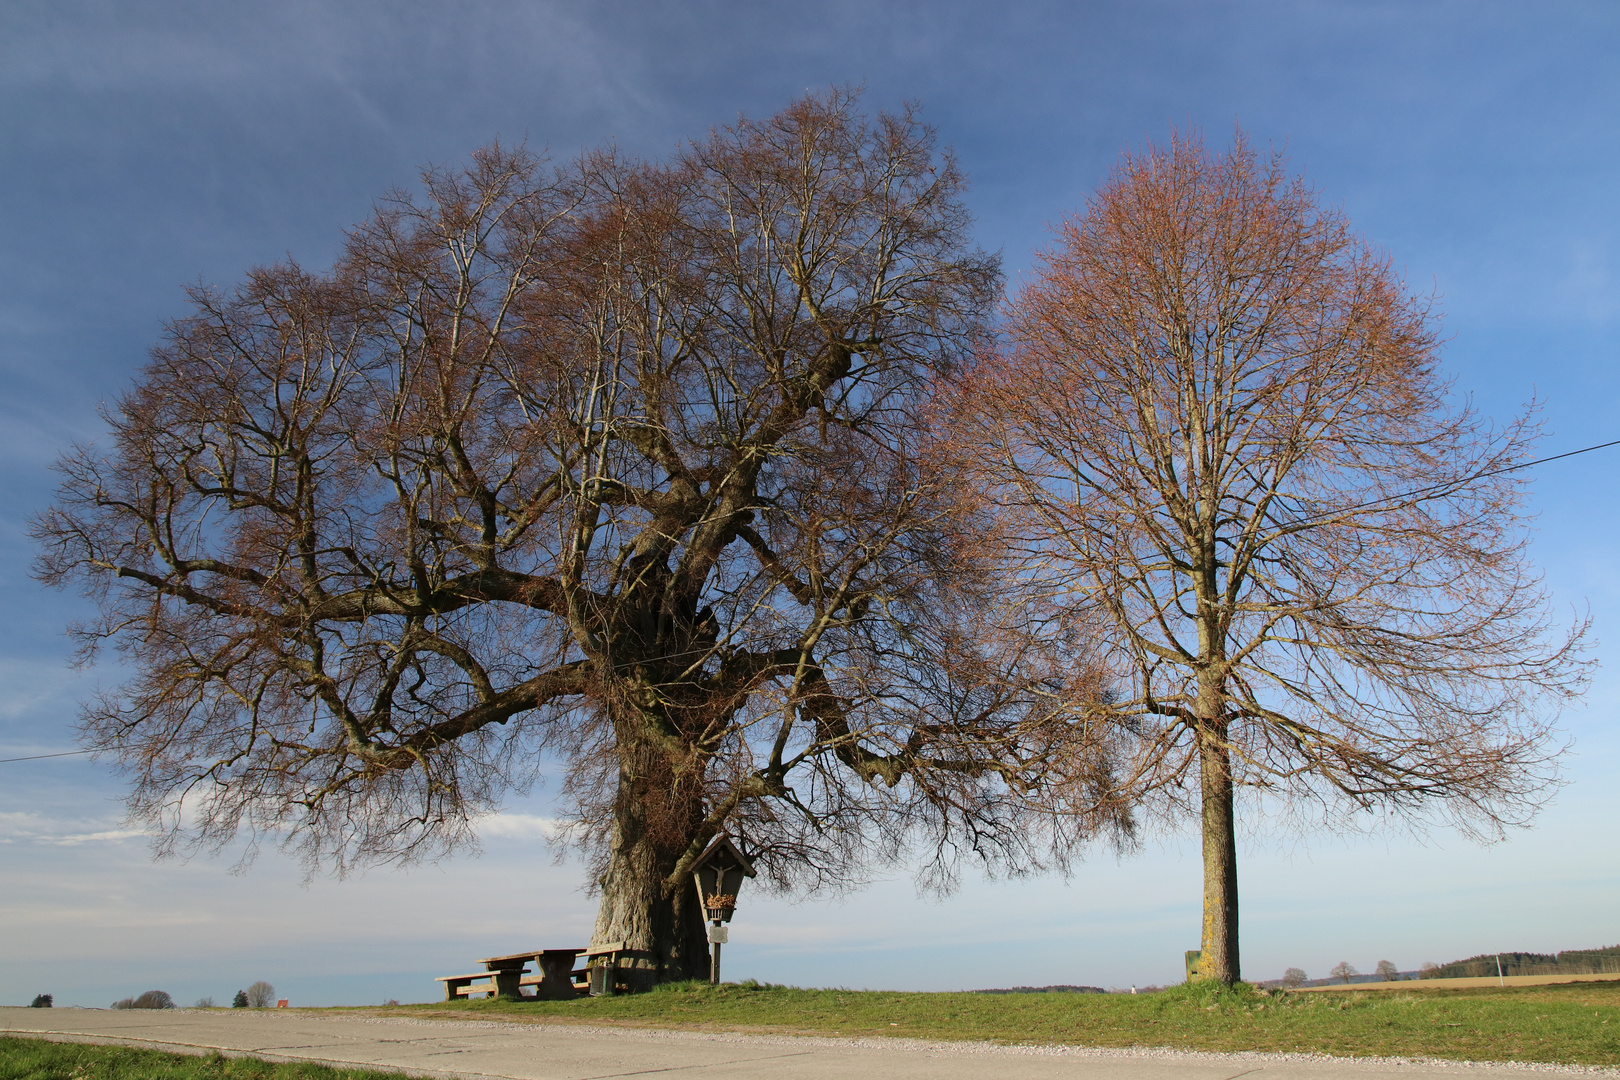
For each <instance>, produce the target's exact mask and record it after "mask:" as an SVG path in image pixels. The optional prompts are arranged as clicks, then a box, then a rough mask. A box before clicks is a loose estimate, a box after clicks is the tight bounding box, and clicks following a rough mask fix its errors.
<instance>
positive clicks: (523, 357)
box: [37, 93, 1122, 985]
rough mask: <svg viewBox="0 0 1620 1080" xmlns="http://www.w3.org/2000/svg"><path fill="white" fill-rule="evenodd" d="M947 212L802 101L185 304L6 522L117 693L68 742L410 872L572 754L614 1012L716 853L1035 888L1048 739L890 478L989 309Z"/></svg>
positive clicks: (453, 198)
mask: <svg viewBox="0 0 1620 1080" xmlns="http://www.w3.org/2000/svg"><path fill="white" fill-rule="evenodd" d="M962 187H963V180H962V177H961V176H960V174H959V173H958V171H957V169H956V166H955V165H954V163H953V162H952V161H951V159H950V158H949V156H948V155H947V156H942V155H940V154H938V153H936V152H935V150H934V145H933V136H932V133H931V132H930V131H929V130H928V129H927V128H925V127H923V126H922V125H920V124H919V123H918V121H917V120H916V119H915V117H914V116H913V115H911V114H910V113H903V114H901V115H883V116H879V117H877V118H876V119H873V120H867V119H866V118H864V117H863V116H861V115H860V114H859V113H858V112H857V110H856V102H855V100H854V99H853V97H852V96H850V95H848V94H842V93H833V94H829V95H825V96H819V97H808V98H806V99H803V100H801V101H799V102H797V103H795V104H794V105H792V106H791V107H790V108H788V109H787V110H785V111H784V112H782V113H781V114H779V115H777V116H775V117H773V118H771V119H769V120H766V121H763V122H754V121H748V120H743V121H740V122H739V123H737V124H736V125H735V126H732V127H730V128H726V129H723V130H719V131H717V132H715V133H714V134H713V135H712V136H711V137H710V138H708V139H706V140H704V141H701V142H699V143H696V144H694V145H693V146H691V147H690V148H689V149H688V150H686V151H684V152H682V153H680V154H678V155H677V156H676V157H675V158H674V159H672V160H671V161H669V162H667V163H663V164H656V165H649V164H635V163H627V162H624V161H622V160H619V159H617V158H615V157H614V156H612V155H607V154H604V155H597V156H590V157H587V158H585V159H583V160H582V161H581V162H580V163H579V164H578V165H576V166H575V167H571V168H567V169H563V170H560V171H557V172H547V171H545V170H543V169H542V168H541V166H540V163H539V162H537V161H536V160H534V159H533V158H531V157H530V156H529V155H527V154H525V153H523V152H513V151H510V150H505V149H501V148H499V147H494V148H491V149H488V150H485V151H483V152H481V153H479V154H478V155H476V156H475V159H474V162H473V164H472V165H471V166H470V167H469V168H467V169H466V170H464V171H461V172H448V171H436V172H433V173H430V174H429V175H428V176H427V177H426V178H425V197H410V196H407V195H403V194H400V195H396V196H394V197H393V198H391V199H390V200H389V201H387V202H386V203H384V204H383V205H382V206H381V207H380V209H379V211H378V212H377V214H376V215H375V217H374V218H373V219H371V220H370V221H368V222H367V223H366V224H364V225H363V226H361V227H359V228H357V229H356V230H354V231H353V233H352V234H351V235H350V236H349V238H348V241H347V245H346V248H345V250H344V254H343V256H342V258H341V260H340V261H339V262H338V263H337V265H336V266H335V267H334V268H333V270H332V271H331V272H329V273H312V272H310V271H307V270H305V269H302V268H300V267H298V266H296V265H292V264H286V265H280V266H275V267H271V268H268V269H262V270H258V271H255V272H253V273H252V274H250V275H249V276H248V278H247V280H246V281H245V282H244V283H243V284H242V285H240V286H239V287H237V288H235V289H233V290H229V291H226V292H217V291H205V290H199V291H197V292H195V293H194V295H193V299H194V302H195V310H194V312H193V313H192V314H191V315H190V316H188V317H187V318H184V319H182V320H179V321H178V322H176V323H175V324H174V325H173V326H172V327H171V329H170V331H169V333H168V335H167V337H166V339H165V341H164V342H163V343H162V345H161V346H160V347H158V348H157V349H155V350H154V353H153V359H152V362H151V363H150V365H149V366H148V367H147V368H146V370H145V371H144V373H143V374H142V375H141V377H140V379H139V380H138V383H137V385H136V387H135V388H134V389H133V390H132V391H130V392H129V393H127V394H126V395H125V396H124V397H123V398H122V399H121V400H120V401H119V402H118V404H117V405H116V407H115V408H113V409H112V410H111V411H110V412H109V414H108V417H107V421H108V423H109V425H110V426H111V429H112V433H113V442H112V445H111V447H110V448H109V449H108V450H105V451H102V450H97V449H95V448H86V449H83V450H80V451H79V452H77V453H75V454H74V455H72V456H71V457H69V458H68V459H66V460H65V462H64V464H63V469H64V471H65V473H66V482H65V484H64V486H63V489H62V494H61V498H60V501H59V503H58V504H57V506H56V507H55V508H53V509H52V510H51V511H49V512H48V513H47V514H45V515H44V516H43V517H42V518H41V519H40V521H39V522H38V525H37V534H38V536H39V539H40V541H41V543H42V545H43V550H44V554H43V557H42V566H41V572H42V575H43V577H44V578H45V579H46V580H47V581H51V582H68V581H78V582H82V583H84V584H85V585H87V586H88V588H89V589H90V590H91V591H92V592H93V593H94V594H95V595H96V596H97V597H98V598H99V600H100V602H101V608H102V612H103V617H102V619H101V621H100V622H98V623H96V624H95V625H93V626H87V627H84V628H82V631H81V632H82V634H83V637H84V641H85V643H86V645H87V647H89V648H92V649H93V648H94V647H95V646H97V645H98V644H99V643H101V642H104V641H111V642H113V643H115V644H116V646H117V647H118V648H120V649H122V650H123V652H124V653H125V655H126V656H127V657H128V660H129V663H130V665H131V667H132V670H133V673H134V674H133V677H132V679H131V681H130V682H129V683H128V684H127V685H125V686H124V687H123V688H122V689H121V690H120V691H119V692H117V693H115V694H113V695H111V696H109V697H107V698H106V699H104V700H102V701H99V702H97V703H95V704H94V705H92V706H91V707H90V708H89V709H88V710H87V712H86V714H85V718H84V722H83V732H84V737H85V739H86V745H88V746H90V747H93V748H95V749H97V750H100V751H103V752H105V753H107V754H109V755H112V756H114V757H115V758H116V760H118V761H119V762H121V763H122V764H123V766H124V767H125V768H126V769H127V770H128V772H129V774H130V776H131V778H132V789H131V796H130V803H129V805H130V809H131V811H132V813H133V814H134V816H135V817H136V818H138V819H141V820H145V821H149V822H152V823H154V824H156V825H158V826H160V827H161V828H162V829H163V830H164V834H165V835H166V837H167V842H168V844H169V845H170V846H173V845H176V844H181V845H185V844H191V845H201V846H202V847H204V848H209V847H212V848H215V849H217V848H218V847H219V846H222V845H224V844H226V843H228V842H229V841H231V840H232V839H233V838H237V837H239V836H242V835H244V834H250V835H252V836H260V835H268V836H271V837H275V838H278V839H280V840H281V841H282V842H284V843H287V844H288V845H290V846H291V847H292V848H294V849H296V850H298V851H300V852H301V853H302V855H303V856H304V857H305V858H306V859H307V860H308V861H309V863H310V864H311V865H312V866H315V865H328V864H335V865H336V866H338V867H339V868H346V867H348V866H351V865H354V864H356V863H363V862H374V861H379V860H390V859H392V860H410V859H415V858H422V857H432V856H435V855H438V854H440V853H442V852H444V851H447V850H449V849H450V848H451V847H454V846H455V845H456V844H458V843H464V842H466V841H468V840H469V839H470V838H471V833H470V825H471V823H473V822H475V819H476V817H477V815H479V814H482V813H487V812H490V811H493V810H495V809H497V808H498V807H499V806H500V803H501V799H502V797H503V795H504V793H505V792H506V791H508V790H511V789H514V788H515V789H518V790H522V789H524V788H525V787H526V786H527V785H528V784H529V783H530V782H531V781H532V780H533V779H534V777H535V776H537V775H539V774H540V773H542V772H543V771H544V769H545V768H546V765H545V763H546V762H547V761H561V762H562V763H563V766H564V768H565V774H564V778H563V780H564V782H563V784H562V786H561V794H562V795H564V796H567V797H569V799H568V800H565V805H567V806H571V807H572V808H573V809H572V817H571V818H570V820H571V822H572V826H573V830H574V836H575V837H576V839H579V840H580V841H582V842H583V843H584V844H585V846H586V847H587V849H588V850H589V851H590V852H591V853H592V854H593V855H594V857H595V869H594V874H595V877H596V881H597V883H598V884H599V886H600V889H601V897H602V900H601V907H600V914H599V917H598V921H597V925H596V930H595V940H596V941H597V942H603V941H609V940H613V941H619V940H622V941H625V942H627V943H628V944H629V945H630V947H631V948H632V949H634V950H639V952H640V960H639V963H638V968H637V971H638V974H637V975H636V976H635V977H634V979H633V981H634V982H636V983H638V984H639V985H646V984H647V983H650V982H653V981H658V980H663V979H671V978H684V977H690V976H692V975H696V974H699V973H700V971H701V970H702V968H701V965H702V964H703V963H704V962H705V961H704V957H705V955H706V946H705V942H704V933H703V929H702V914H701V911H700V909H699V908H698V905H697V904H696V902H695V898H694V897H693V896H691V895H689V894H690V893H691V892H692V889H691V885H690V881H691V878H690V874H689V870H690V866H691V864H692V861H693V859H694V858H695V857H696V856H697V855H698V854H699V853H700V852H701V850H702V849H703V847H704V845H705V844H706V843H707V842H708V841H709V840H710V839H711V838H712V837H713V836H714V835H716V833H717V832H719V831H720V830H722V829H730V830H731V831H732V832H733V833H734V834H735V835H738V836H739V837H740V838H741V839H742V841H743V843H744V845H745V846H746V847H747V848H748V849H749V850H750V852H751V853H752V854H754V855H755V856H756V857H757V861H758V862H759V863H760V864H762V865H763V866H764V867H765V868H766V869H767V870H768V871H769V873H770V874H771V875H772V876H773V877H774V878H775V880H777V881H778V882H779V883H781V884H788V883H799V884H803V885H808V886H815V885H817V884H819V883H823V882H840V881H845V880H848V879H849V878H850V876H851V875H852V874H853V873H855V872H856V870H857V868H858V867H859V866H860V865H861V864H862V861H863V860H865V859H869V858H872V857H880V858H881V857H886V856H893V855H895V854H897V853H898V852H900V851H902V850H903V849H905V848H906V845H907V844H908V843H912V842H920V843H922V844H923V845H924V851H925V861H927V859H930V858H931V859H932V860H934V864H935V865H938V866H940V867H946V866H948V864H949V863H950V861H951V858H952V857H953V856H954V855H955V854H957V853H959V852H960V851H963V850H971V851H974V852H976V853H977V854H978V855H980V856H982V857H984V858H986V859H989V860H991V861H996V860H1004V861H1006V862H1009V863H1022V862H1024V861H1027V859H1028V858H1030V857H1031V856H1032V855H1033V854H1034V850H1033V847H1032V845H1033V842H1034V841H1033V838H1034V837H1035V836H1037V835H1039V834H1040V830H1039V829H1034V828H1031V827H1029V826H1028V823H1027V822H1026V823H1021V822H1020V820H1019V813H1020V811H1019V807H1020V805H1021V799H1022V798H1023V797H1024V796H1027V792H1028V791H1029V790H1030V785H1031V784H1034V783H1038V782H1040V781H1041V779H1042V776H1043V775H1044V772H1043V770H1044V769H1045V768H1046V766H1045V765H1044V764H1043V762H1049V761H1052V760H1055V759H1056V758H1057V757H1058V755H1056V754H1055V753H1054V752H1053V751H1054V748H1055V747H1056V745H1057V743H1056V742H1055V741H1054V740H1056V739H1059V738H1061V733H1057V734H1054V731H1053V730H1052V729H1051V728H1050V725H1046V726H1044V727H1043V726H1042V725H1039V724H1035V725H1031V724H1030V723H1029V716H1030V714H1029V713H1028V711H1027V710H1021V708H1020V706H1021V704H1027V701H1028V695H1027V694H1025V693H1024V692H1023V691H1021V690H1019V689H1018V686H1019V685H1020V684H1018V683H1017V682H1016V681H1014V680H1009V679H1008V678H1007V677H1006V675H1005V673H1006V672H1008V671H1012V670H1015V669H1018V668H1019V666H1020V665H1023V667H1024V668H1027V669H1029V670H1034V668H1033V667H1031V664H1030V661H1029V659H1028V656H1033V655H1035V654H1033V653H1030V654H1028V656H1026V657H1024V658H1023V659H1020V658H1018V657H1013V658H1012V660H1011V662H1010V663H1004V662H1003V661H1002V660H1001V659H998V658H997V657H996V656H994V655H992V652H993V648H994V645H993V643H988V646H989V647H987V646H986V645H981V644H980V643H979V642H977V641H976V640H975V639H974V637H973V636H972V635H970V634H968V633H966V632H964V628H963V627H964V623H963V618H964V613H972V612H976V611H980V610H987V609H988V607H990V606H993V596H990V597H988V598H987V596H986V594H987V593H990V592H992V587H991V586H992V583H990V582H989V581H988V580H987V579H986V578H984V576H983V575H982V574H976V573H975V572H974V568H973V566H972V562H971V559H970V558H969V557H968V549H967V548H965V547H964V545H962V544H961V543H960V538H961V535H962V531H963V529H964V528H965V527H966V526H967V525H968V524H969V523H970V521H971V517H972V514H973V512H974V511H973V508H972V506H971V505H970V501H969V500H963V499H962V498H960V497H959V496H960V495H961V492H960V491H959V490H956V489H953V488H952V487H950V486H949V485H945V484H942V483H941V482H940V478H939V477H938V476H936V475H934V474H931V473H930V472H929V470H928V469H927V468H926V467H925V465H924V464H923V459H921V458H920V457H919V456H918V453H917V447H918V444H919V424H918V420H917V406H918V404H919V402H920V401H921V400H922V399H923V397H924V396H925V395H926V394H927V392H928V390H929V387H930V385H931V382H932V380H934V379H935V378H936V376H937V375H938V374H939V373H940V372H941V371H944V370H947V369H949V368H951V367H952V366H953V365H954V364H957V363H958V362H959V361H960V360H961V359H962V358H963V357H964V356H965V355H966V354H967V351H968V350H969V349H970V347H971V345H972V343H973V341H974V339H975V336H976V335H978V334H979V333H980V331H981V329H982V327H983V324H984V321H985V317H986V313H987V312H988V310H989V309H990V307H991V305H992V304H993V303H994V302H995V300H996V298H997V296H998V295H999V273H998V266H997V261H996V259H995V258H994V257H992V256H989V255H986V254H983V253H981V252H979V251H977V250H975V249H973V248H972V247H971V246H970V244H969V241H968V236H967V229H968V217H967V214H966V213H965V211H964V210H963V208H962V205H961V201H960V197H961V192H962ZM1037 666H1038V665H1037ZM1105 772H1106V770H1105V769H1104V768H1102V767H1100V766H1096V767H1093V768H1092V772H1091V786H1092V790H1093V792H1094V794H1096V795H1097V796H1098V797H1097V799H1096V800H1095V801H1094V809H1095V814H1096V816H1095V817H1093V818H1088V819H1087V821H1088V825H1087V826H1086V827H1088V828H1089V827H1090V824H1093V823H1103V822H1108V821H1112V822H1116V823H1117V822H1118V821H1120V820H1122V817H1121V814H1120V812H1119V811H1118V810H1117V808H1115V807H1114V806H1113V805H1112V804H1111V803H1109V802H1108V800H1107V798H1106V797H1105V796H1106V792H1107V784H1106V776H1105ZM570 800H571V801H570Z"/></svg>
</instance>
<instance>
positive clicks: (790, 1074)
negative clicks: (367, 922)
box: [0, 1008, 1620, 1080]
mask: <svg viewBox="0 0 1620 1080" xmlns="http://www.w3.org/2000/svg"><path fill="white" fill-rule="evenodd" d="M0 1033H6V1034H16V1035H45V1036H48V1037H51V1038H59V1039H70V1040H75V1041H87V1042H100V1043H121V1044H125V1045H135V1046H149V1047H153V1048H156V1049H162V1050H179V1051H185V1052H193V1053H200V1052H205V1051H209V1050H216V1049H217V1050H222V1051H225V1052H227V1053H231V1052H237V1053H248V1054H252V1055H253V1056H255V1057H263V1058H269V1059H272V1060H284V1061H316V1062H321V1063H324V1064H329V1065H365V1066H377V1067H381V1068H386V1069H393V1070H399V1071H403V1072H406V1073H409V1074H412V1075H417V1076H435V1077H470V1078H483V1077H491V1078H495V1077H499V1078H510V1080H609V1078H620V1077H636V1076H649V1075H652V1074H662V1073H671V1074H673V1073H682V1072H685V1073H690V1074H692V1076H693V1078H694V1080H696V1078H697V1077H699V1076H701V1077H702V1080H743V1078H754V1077H762V1078H764V1077H768V1078H770V1080H874V1078H882V1080H969V1078H972V1080H983V1078H986V1077H994V1078H995V1080H1060V1078H1061V1080H1236V1078H1237V1077H1239V1076H1251V1077H1252V1078H1253V1080H1397V1078H1398V1080H1486V1078H1487V1077H1489V1078H1490V1080H1507V1078H1506V1077H1505V1074H1506V1073H1509V1072H1511V1073H1514V1074H1517V1075H1521V1076H1522V1075H1523V1073H1524V1072H1525V1069H1526V1067H1524V1066H1510V1065H1448V1064H1441V1063H1434V1062H1401V1061H1393V1060H1382V1061H1344V1060H1326V1059H1320V1058H1314V1059H1313V1058H1304V1057H1290V1056H1287V1055H1274V1054H1230V1055H1228V1054H1183V1053H1171V1052H1165V1051H1117V1050H1091V1049H1085V1048H1075V1047H997V1046H989V1045H986V1044H982V1043H927V1042H920V1041H915V1040H910V1039H894V1040H888V1039H869V1040H856V1039H833V1038H793V1037H787V1036H770V1035H736V1034H710V1033H700V1032H689V1031H651V1030H647V1029H640V1028H637V1029H627V1028H605V1027H579V1026H574V1025H568V1024H508V1023H493V1022H488V1021H476V1020H472V1021H455V1020H412V1019H398V1018H387V1017H365V1016H356V1015H354V1014H335V1013H322V1012H319V1011H315V1010H309V1011H305V1010H297V1009H288V1010H280V1009H272V1010H263V1011H260V1010H252V1011H247V1010H234V1011H233V1010H223V1011H216V1012H206V1011H192V1010H189V1009H177V1010H173V1011H146V1010H129V1011H113V1010H107V1009H49V1010H46V1009H22V1008H0ZM1536 1068H1538V1069H1542V1070H1547V1071H1556V1072H1563V1073H1566V1074H1567V1073H1572V1072H1591V1071H1592V1070H1565V1069H1555V1068H1553V1067H1550V1066H1538V1067H1536ZM1603 1071H1605V1072H1609V1074H1610V1075H1620V1073H1617V1072H1615V1071H1613V1070H1603ZM1261 1074H1263V1075H1261ZM668 1080H679V1078H678V1077H674V1076H671V1077H669V1078H668Z"/></svg>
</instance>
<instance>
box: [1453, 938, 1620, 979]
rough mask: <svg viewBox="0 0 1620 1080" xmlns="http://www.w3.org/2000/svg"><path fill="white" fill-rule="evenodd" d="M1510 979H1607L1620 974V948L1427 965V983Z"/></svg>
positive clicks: (1498, 956)
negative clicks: (1500, 976) (1491, 977)
mask: <svg viewBox="0 0 1620 1080" xmlns="http://www.w3.org/2000/svg"><path fill="white" fill-rule="evenodd" d="M1499 959H1500V963H1501V973H1502V974H1503V975H1504V976H1506V975H1603V974H1608V973H1610V972H1616V973H1620V945H1605V946H1604V947H1602V948H1600V949H1566V950H1564V951H1563V952H1559V953H1533V952H1504V953H1481V954H1480V955H1478V956H1470V957H1469V958H1468V959H1466V960H1453V961H1451V962H1450V963H1448V964H1433V965H1427V964H1426V965H1424V968H1423V971H1422V977H1423V978H1425V979H1477V978H1482V977H1484V976H1487V975H1495V974H1496V973H1497V963H1498V960H1499Z"/></svg>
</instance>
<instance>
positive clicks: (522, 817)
mask: <svg viewBox="0 0 1620 1080" xmlns="http://www.w3.org/2000/svg"><path fill="white" fill-rule="evenodd" d="M561 828H562V826H561V823H560V822H558V821H557V819H556V818H549V817H543V816H541V815H539V814H514V813H499V814H490V815H489V816H488V817H482V818H479V819H477V820H476V821H474V822H473V829H474V830H475V831H476V832H477V833H478V835H479V837H480V838H481V839H484V840H554V839H556V838H557V836H558V833H559V831H560V830H561Z"/></svg>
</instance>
